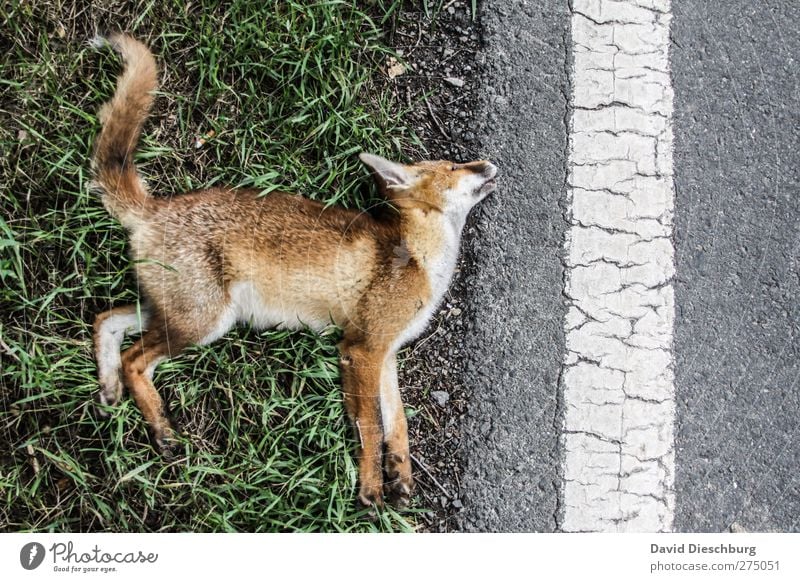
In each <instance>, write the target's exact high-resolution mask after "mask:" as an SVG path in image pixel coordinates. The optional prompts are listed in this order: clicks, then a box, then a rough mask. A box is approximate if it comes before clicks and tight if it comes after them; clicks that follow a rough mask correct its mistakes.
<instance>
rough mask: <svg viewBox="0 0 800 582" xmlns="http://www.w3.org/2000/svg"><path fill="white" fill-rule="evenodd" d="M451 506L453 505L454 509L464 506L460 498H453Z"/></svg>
mask: <svg viewBox="0 0 800 582" xmlns="http://www.w3.org/2000/svg"><path fill="white" fill-rule="evenodd" d="M453 507H455V508H456V509H461V508H462V507H464V504H463V503H461V500H460V499H453Z"/></svg>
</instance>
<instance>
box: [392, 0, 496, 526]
mask: <svg viewBox="0 0 800 582" xmlns="http://www.w3.org/2000/svg"><path fill="white" fill-rule="evenodd" d="M471 4H472V3H471V2H465V1H455V2H447V3H444V5H443V6H441V7H440V9H439V10H438V11H437V12H436V13H430V14H426V13H425V12H424V11H422V12H421V11H411V10H405V11H401V12H400V13H399V14H397V15H395V25H394V30H393V31H392V33H391V36H390V37H389V39H388V40H387V42H388V43H389V45H390V46H392V47H394V48H395V49H396V50H397V51H398V53H399V55H400V56H401V59H402V61H401V67H397V66H395V65H394V63H393V62H388V63H387V71H389V73H388V74H389V75H393V74H396V73H397V72H401V74H399V75H396V76H394V78H392V79H391V80H389V81H387V84H388V88H389V89H390V90H392V91H394V92H395V93H396V96H397V100H398V106H399V107H405V108H406V110H407V112H406V113H405V121H406V123H407V124H408V125H409V127H411V128H412V129H413V130H414V132H415V133H416V134H417V135H418V136H419V137H420V139H421V140H422V146H421V147H420V148H419V150H418V151H415V152H410V153H409V155H410V156H411V157H415V158H418V159H419V158H433V159H436V158H444V159H450V160H454V161H469V160H474V159H479V158H481V157H482V156H481V153H480V144H479V143H478V142H477V138H476V135H475V133H474V132H473V128H474V127H475V125H476V124H477V119H476V116H477V115H478V114H479V110H478V97H477V87H478V83H479V80H480V75H479V62H478V54H479V50H480V47H481V32H480V26H479V23H478V22H477V21H476V20H475V19H473V15H472V12H471ZM403 66H404V67H403ZM390 67H393V68H392V69H391V70H390V69H389V68H390ZM472 224H473V223H472V221H468V222H467V225H466V227H465V230H464V238H465V239H466V238H468V237H471V236H474V235H475V234H476V233H475V228H474V227H473V226H472ZM470 264H471V261H470V260H469V256H468V254H467V253H464V252H463V250H462V255H461V258H460V260H459V264H458V267H457V270H456V274H455V277H454V280H453V283H452V284H451V286H450V290H449V292H448V294H447V295H446V296H445V299H444V301H443V303H442V305H441V307H440V309H439V311H438V313H437V314H436V316H435V318H434V320H433V321H432V323H431V325H430V327H429V328H428V331H427V332H426V333H425V335H423V337H421V338H420V339H419V340H418V341H417V342H416V343H415V344H414V345H413V346H411V348H410V349H408V350H406V351H405V353H404V356H405V363H404V365H403V367H402V369H401V371H400V385H401V387H402V389H403V395H404V401H405V403H406V406H408V407H410V408H412V409H413V410H414V411H415V413H414V416H413V417H411V418H410V420H409V437H410V441H411V454H412V456H413V457H414V465H415V466H414V470H415V476H416V479H417V493H418V495H419V497H420V501H421V505H422V506H423V507H425V508H427V509H428V511H427V512H426V513H424V514H422V516H421V525H422V528H423V530H425V531H434V532H446V531H454V530H455V529H456V528H457V523H456V516H457V514H458V512H459V511H461V509H463V504H462V501H461V483H460V475H461V468H460V462H459V456H460V447H461V443H462V438H461V432H460V431H461V425H462V424H463V422H462V421H463V419H464V416H465V415H466V413H467V405H468V396H469V391H468V389H467V387H465V386H464V385H463V382H462V379H461V378H462V367H463V362H464V361H465V352H464V349H463V342H462V341H461V338H462V336H463V334H464V333H465V330H466V328H467V321H466V309H465V302H466V300H465V297H466V285H465V281H466V279H467V275H468V272H469V268H470Z"/></svg>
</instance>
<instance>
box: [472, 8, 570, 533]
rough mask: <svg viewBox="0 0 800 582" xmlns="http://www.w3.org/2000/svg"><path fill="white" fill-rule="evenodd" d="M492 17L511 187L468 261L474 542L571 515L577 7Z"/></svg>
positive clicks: (486, 99)
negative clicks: (565, 500)
mask: <svg viewBox="0 0 800 582" xmlns="http://www.w3.org/2000/svg"><path fill="white" fill-rule="evenodd" d="M481 19H482V24H483V30H484V36H485V38H484V40H485V43H486V47H487V48H486V51H485V52H484V54H483V62H482V63H481V66H482V70H483V71H484V74H485V79H484V82H483V95H482V96H481V98H482V111H481V115H479V116H478V119H482V120H483V123H482V124H481V127H480V128H479V129H478V131H477V132H476V133H477V134H478V138H479V140H480V143H481V146H482V151H483V152H484V154H485V155H487V156H488V157H489V158H490V159H492V161H493V162H495V163H496V164H497V165H498V166H499V168H500V172H501V173H500V181H501V185H500V190H499V192H498V193H497V194H496V195H495V196H493V198H492V199H491V200H487V201H485V202H484V203H483V204H482V205H481V206H480V207H479V208H477V209H476V212H477V216H475V217H473V220H472V222H471V227H470V229H469V230H468V233H467V237H466V245H467V246H466V248H465V252H466V254H467V256H468V257H469V258H470V259H471V261H472V262H473V265H474V268H473V269H472V274H471V275H470V276H469V277H468V278H467V281H466V288H467V293H468V300H469V306H470V308H469V312H468V313H467V315H468V317H469V318H470V326H469V329H468V330H467V331H466V333H465V335H464V341H465V342H466V347H467V349H466V350H465V351H466V353H468V354H472V357H471V359H470V361H469V362H468V363H467V369H466V372H465V383H466V384H468V385H469V386H471V388H472V394H473V398H472V401H471V403H470V414H469V417H468V419H467V421H466V423H465V424H466V426H465V428H464V430H463V431H462V434H463V435H464V441H465V442H464V443H463V444H462V447H461V449H462V451H465V452H466V453H465V457H464V475H463V477H462V480H461V485H462V495H463V497H464V505H465V508H464V510H463V511H462V512H461V514H460V518H461V526H462V528H463V529H465V530H468V531H475V530H477V531H553V530H555V529H557V527H558V519H559V514H560V507H559V489H560V487H561V481H560V480H561V453H560V447H559V435H560V425H561V412H560V394H559V376H560V374H561V363H562V360H563V358H564V317H565V315H566V309H565V305H564V302H563V295H562V288H563V284H564V281H563V267H562V248H563V243H564V232H565V229H566V226H567V225H566V223H565V221H564V218H563V215H562V204H564V196H563V194H564V189H565V183H566V172H567V158H566V151H567V131H566V123H567V101H568V94H569V93H568V83H569V79H568V76H567V66H568V52H567V50H568V43H569V10H568V8H567V5H566V3H564V2H555V1H551V0H547V1H543V2H535V3H533V2H524V1H521V0H513V1H503V2H501V1H498V0H490V1H487V2H484V3H483V6H482V10H481Z"/></svg>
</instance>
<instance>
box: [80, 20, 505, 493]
mask: <svg viewBox="0 0 800 582" xmlns="http://www.w3.org/2000/svg"><path fill="white" fill-rule="evenodd" d="M98 43H104V44H110V45H111V46H112V47H113V48H114V49H115V50H116V51H117V52H118V53H119V54H120V55H121V56H122V58H123V60H124V62H125V68H124V71H123V72H122V74H121V75H120V77H119V79H118V81H117V88H116V92H115V93H114V96H113V98H112V99H111V101H109V102H108V103H106V104H105V105H104V106H103V107H102V108H101V110H100V113H99V118H100V121H101V123H102V129H101V131H100V134H99V136H98V137H97V140H96V144H95V151H94V156H93V160H92V168H93V178H94V183H93V186H94V187H95V188H96V189H97V190H99V191H100V193H101V194H102V200H103V203H104V205H105V207H106V209H107V210H108V211H109V212H110V213H111V214H112V215H113V216H114V217H115V218H116V219H118V220H119V221H120V222H121V223H122V225H123V226H124V227H125V228H126V229H127V231H128V233H129V236H130V252H131V255H132V258H133V260H134V261H135V263H136V276H137V278H138V281H139V285H140V288H141V290H142V292H143V295H144V297H143V301H142V302H141V303H142V307H141V308H140V309H137V307H136V306H135V305H130V306H127V307H116V308H114V309H111V310H109V311H106V312H104V313H101V314H100V315H98V316H97V318H96V319H95V322H94V344H95V355H96V358H97V367H98V376H99V383H100V393H99V400H100V402H101V403H102V404H103V405H106V406H113V405H115V404H116V403H118V402H119V400H120V398H121V396H122V393H123V388H127V389H128V390H129V391H130V393H131V394H132V395H133V397H134V399H135V401H136V404H137V405H138V406H139V408H140V409H141V411H142V414H143V416H144V418H145V420H146V421H147V423H148V425H149V427H150V429H151V431H152V434H153V437H154V439H155V443H156V444H157V446H158V448H159V450H160V452H161V453H162V455H164V456H165V457H169V456H170V455H171V454H173V453H172V451H171V446H173V445H174V432H173V428H172V427H171V425H170V422H169V420H168V419H167V417H166V415H165V411H164V406H163V402H162V400H161V397H160V396H159V394H158V392H157V391H156V389H155V387H154V386H153V383H152V377H153V371H154V369H155V368H156V366H158V364H159V363H160V362H163V361H164V360H165V359H167V358H169V357H172V356H175V355H176V354H178V353H180V352H181V351H182V350H183V349H184V348H185V347H186V346H188V345H189V344H209V343H211V342H213V341H215V340H217V339H219V338H221V337H222V336H223V335H225V333H227V332H228V330H230V329H231V328H232V327H233V326H234V325H236V324H237V323H250V324H251V325H253V326H254V327H257V328H270V327H282V328H290V329H298V328H304V327H308V328H311V329H314V330H321V329H322V328H324V327H325V326H328V325H330V324H335V325H337V326H339V327H340V328H341V330H342V340H341V343H340V344H339V346H338V347H339V350H340V356H341V360H340V364H341V377H342V387H343V391H344V403H345V408H346V410H347V414H348V416H349V418H350V420H351V421H352V424H353V425H354V430H355V432H356V434H357V437H358V441H359V448H358V465H359V495H358V497H359V500H360V501H361V503H363V504H364V505H368V506H369V505H376V506H379V505H381V504H382V503H383V498H384V495H385V496H386V497H387V499H388V501H389V502H391V503H393V504H395V505H397V506H398V507H405V506H406V505H407V504H408V503H409V500H410V496H411V493H412V488H413V478H412V471H411V461H410V456H409V449H408V434H407V428H406V417H405V414H404V411H403V403H402V401H401V398H400V391H399V388H398V383H397V364H396V354H397V350H398V349H399V348H400V347H401V346H403V345H404V344H405V343H407V342H409V341H411V340H413V339H414V338H416V337H417V336H418V335H419V334H420V333H421V332H422V331H423V330H424V329H425V326H426V324H427V322H428V320H429V319H430V317H431V314H432V313H433V311H434V310H435V309H436V307H437V306H438V304H439V302H440V301H441V298H442V296H443V295H444V293H445V291H446V289H447V286H448V284H449V282H450V279H451V276H452V274H453V270H454V267H455V263H456V259H457V255H458V247H459V239H460V236H461V231H462V228H463V226H464V221H465V219H466V217H467V214H468V212H469V211H470V209H471V208H472V207H473V206H474V205H475V204H477V203H478V202H480V201H481V200H482V199H483V198H484V197H485V196H486V195H487V194H489V193H490V192H492V191H493V190H494V189H495V186H496V184H495V175H496V173H497V168H496V167H495V166H494V165H492V164H491V163H489V162H487V161H476V162H470V163H464V164H459V163H452V162H445V161H424V162H420V163H417V164H414V165H403V164H399V163H395V162H391V161H389V160H387V159H384V158H382V157H379V156H376V155H371V154H367V153H362V154H361V155H360V158H361V161H362V162H363V163H364V164H366V165H367V166H368V167H369V168H370V169H371V171H372V173H373V175H374V179H375V180H376V182H377V184H378V187H379V190H380V192H381V193H382V195H383V196H385V197H386V199H387V201H388V202H390V203H391V205H392V207H393V208H394V209H395V210H396V211H394V212H390V213H386V215H384V216H381V217H376V216H372V215H370V214H367V213H364V212H358V211H354V210H346V209H344V208H339V207H335V206H327V207H326V206H324V205H323V204H321V203H319V202H315V201H312V200H309V199H306V198H303V197H300V196H296V195H291V194H286V193H278V192H275V193H271V194H269V195H266V196H260V195H259V191H258V190H254V189H236V188H217V187H215V188H209V189H207V190H200V191H193V192H189V193H185V194H181V195H179V196H174V197H171V198H159V197H154V196H151V195H150V194H149V193H148V191H147V188H146V186H145V184H144V182H143V181H142V179H141V178H140V176H139V174H138V173H137V170H136V167H135V165H134V163H133V155H134V151H135V149H136V146H137V142H138V140H139V136H140V133H141V130H142V125H143V124H144V121H145V119H146V118H147V115H148V113H149V111H150V108H151V105H152V102H153V91H154V90H155V89H156V86H157V74H156V63H155V60H154V58H153V55H152V54H151V52H150V51H149V50H148V48H147V47H146V46H145V45H144V44H142V43H141V42H139V41H137V40H135V39H133V38H131V37H130V36H127V35H125V34H116V35H113V36H110V37H109V38H108V39H107V40H106V39H101V40H100V41H98ZM136 332H141V333H142V335H141V337H140V338H139V339H138V341H136V342H135V343H134V344H133V346H131V347H130V348H128V349H127V350H125V351H124V352H122V353H121V354H120V348H121V344H122V341H123V338H124V336H125V335H126V334H133V333H136ZM384 448H385V453H384ZM384 471H385V474H386V477H387V481H386V483H385V485H384V479H383V472H384Z"/></svg>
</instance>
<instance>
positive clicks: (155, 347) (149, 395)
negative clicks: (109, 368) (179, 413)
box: [122, 323, 188, 458]
mask: <svg viewBox="0 0 800 582" xmlns="http://www.w3.org/2000/svg"><path fill="white" fill-rule="evenodd" d="M187 344H188V342H186V341H185V340H183V339H182V338H181V336H180V334H176V333H172V334H170V333H168V331H167V326H166V325H165V324H163V323H161V324H159V325H157V326H153V327H152V329H150V330H149V331H148V332H146V333H145V334H144V335H143V336H142V337H141V338H140V339H139V340H138V341H137V342H136V343H135V344H134V345H133V346H131V347H130V348H128V349H127V350H125V352H123V354H122V378H123V381H124V383H125V386H126V387H127V388H128V390H129V391H130V393H131V395H132V396H133V398H134V400H135V401H136V405H137V406H138V407H139V409H140V410H141V411H142V415H143V416H144V418H145V420H146V421H147V424H148V425H149V426H150V430H151V432H152V434H153V437H154V439H155V442H156V445H157V446H158V449H159V452H160V453H161V454H162V455H163V456H164V457H166V458H170V457H172V456H173V449H172V447H173V445H174V438H173V437H174V431H173V429H172V424H171V423H170V421H169V419H168V418H167V415H166V410H165V407H164V402H163V401H162V400H161V396H160V395H159V394H158V392H157V391H156V388H155V386H154V385H153V372H154V371H155V368H156V366H158V364H160V363H161V362H163V361H164V360H166V359H168V358H170V357H171V356H174V355H177V354H178V353H179V352H180V351H182V350H183V348H185V347H186V345H187Z"/></svg>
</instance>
